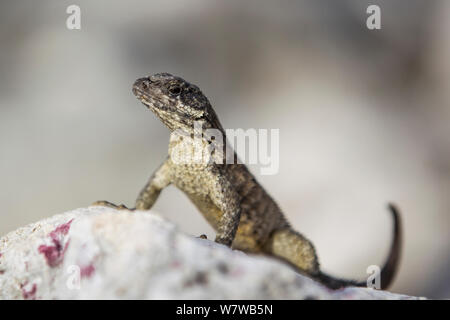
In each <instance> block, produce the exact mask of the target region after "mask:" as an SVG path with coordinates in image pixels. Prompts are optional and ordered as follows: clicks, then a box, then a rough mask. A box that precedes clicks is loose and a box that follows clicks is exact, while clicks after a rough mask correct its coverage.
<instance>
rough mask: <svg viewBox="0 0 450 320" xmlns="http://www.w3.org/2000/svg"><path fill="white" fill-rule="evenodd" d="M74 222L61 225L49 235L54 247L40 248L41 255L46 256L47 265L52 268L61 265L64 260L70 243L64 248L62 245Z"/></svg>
mask: <svg viewBox="0 0 450 320" xmlns="http://www.w3.org/2000/svg"><path fill="white" fill-rule="evenodd" d="M72 221H73V219H72V220H70V221H69V222H66V223H63V224H61V225H59V226H58V227H56V229H55V230H53V231H52V232H50V233H49V236H50V238H51V240H52V242H53V245H45V244H43V245H40V246H39V248H38V251H39V253H42V254H43V255H44V256H45V259H46V260H47V264H48V265H49V266H50V267H52V268H53V267H56V266H57V265H59V264H60V263H61V262H62V261H63V259H64V253H65V252H66V249H67V246H68V245H69V241H67V242H66V244H65V245H64V246H63V245H62V241H63V240H64V236H65V235H67V233H68V232H69V229H70V224H71V223H72Z"/></svg>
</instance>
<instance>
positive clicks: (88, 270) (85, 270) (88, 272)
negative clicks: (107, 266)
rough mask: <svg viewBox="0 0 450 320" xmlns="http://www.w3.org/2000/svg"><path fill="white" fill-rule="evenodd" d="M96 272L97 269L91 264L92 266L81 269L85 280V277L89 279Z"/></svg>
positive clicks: (81, 274)
mask: <svg viewBox="0 0 450 320" xmlns="http://www.w3.org/2000/svg"><path fill="white" fill-rule="evenodd" d="M94 272H95V267H94V265H93V264H92V263H91V264H89V265H87V266H85V267H82V268H81V270H80V276H81V277H82V278H85V277H87V278H89V277H90V276H92V275H93V274H94Z"/></svg>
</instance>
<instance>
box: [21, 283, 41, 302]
mask: <svg viewBox="0 0 450 320" xmlns="http://www.w3.org/2000/svg"><path fill="white" fill-rule="evenodd" d="M27 284H28V283H24V284H22V285H20V289H21V290H22V296H23V298H24V299H25V300H35V299H36V291H37V285H36V283H33V285H32V286H31V289H29V290H27V289H26V288H25V287H26V285H27Z"/></svg>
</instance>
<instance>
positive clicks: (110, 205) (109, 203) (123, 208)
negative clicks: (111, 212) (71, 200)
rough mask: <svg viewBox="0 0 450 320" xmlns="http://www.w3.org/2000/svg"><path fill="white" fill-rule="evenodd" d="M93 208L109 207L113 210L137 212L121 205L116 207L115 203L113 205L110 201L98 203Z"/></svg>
mask: <svg viewBox="0 0 450 320" xmlns="http://www.w3.org/2000/svg"><path fill="white" fill-rule="evenodd" d="M92 205H93V206H100V207H108V208H113V209H116V210H128V211H135V210H136V209H135V208H128V207H127V206H125V205H123V204H121V205H119V206H118V205H115V204H114V203H111V202H109V201H96V202H94V203H93V204H92Z"/></svg>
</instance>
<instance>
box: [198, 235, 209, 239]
mask: <svg viewBox="0 0 450 320" xmlns="http://www.w3.org/2000/svg"><path fill="white" fill-rule="evenodd" d="M197 238H199V239H208V237H207V236H206V234H201V235H199V236H198V237H197Z"/></svg>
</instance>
